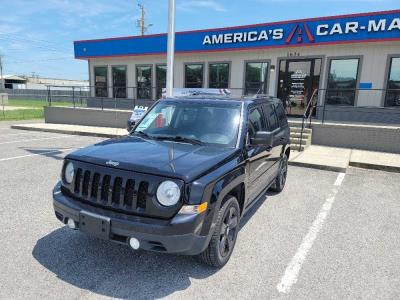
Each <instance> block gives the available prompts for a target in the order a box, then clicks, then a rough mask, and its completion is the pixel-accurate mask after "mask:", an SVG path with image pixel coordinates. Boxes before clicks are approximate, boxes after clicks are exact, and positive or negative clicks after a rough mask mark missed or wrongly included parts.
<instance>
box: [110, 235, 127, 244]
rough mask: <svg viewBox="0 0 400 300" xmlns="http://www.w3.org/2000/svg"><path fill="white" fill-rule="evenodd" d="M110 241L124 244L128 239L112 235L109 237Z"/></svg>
mask: <svg viewBox="0 0 400 300" xmlns="http://www.w3.org/2000/svg"><path fill="white" fill-rule="evenodd" d="M111 239H112V240H113V241H116V242H120V243H126V242H127V239H128V237H126V236H124V235H119V234H113V235H112V237H111Z"/></svg>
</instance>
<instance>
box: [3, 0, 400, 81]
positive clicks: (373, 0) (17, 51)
mask: <svg viewBox="0 0 400 300" xmlns="http://www.w3.org/2000/svg"><path fill="white" fill-rule="evenodd" d="M139 3H141V4H142V5H144V6H145V9H146V22H147V23H148V24H151V26H149V28H148V31H147V33H160V32H166V30H167V18H168V0H141V1H137V0H118V1H111V0H91V1H90V0H13V1H9V0H0V8H1V11H2V13H1V17H0V55H1V56H2V60H3V73H4V74H16V75H32V74H35V75H39V76H41V77H54V78H68V79H87V78H88V71H87V62H86V61H84V60H76V59H74V56H73V41H74V40H81V39H94V38H107V37H115V36H127V35H137V34H139V29H138V28H137V27H136V23H137V22H136V20H137V19H138V18H139V16H140V11H139V7H138V4H139ZM399 4H400V3H399V0H302V1H295V0H247V1H236V0H221V1H217V0H197V1H195V0H176V6H177V11H176V30H177V31H181V30H192V29H204V28H213V27H224V26H236V25H246V24H255V23H264V22H272V21H284V20H291V19H298V18H309V17H321V16H332V15H338V14H348V13H360V12H370V11H381V10H390V9H398V8H400V5H399Z"/></svg>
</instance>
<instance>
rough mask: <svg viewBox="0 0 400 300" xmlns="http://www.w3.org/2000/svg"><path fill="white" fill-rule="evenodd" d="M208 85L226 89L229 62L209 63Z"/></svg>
mask: <svg viewBox="0 0 400 300" xmlns="http://www.w3.org/2000/svg"><path fill="white" fill-rule="evenodd" d="M208 86H209V87H210V88H215V89H226V88H228V86H229V64H228V63H212V64H210V65H209V77H208Z"/></svg>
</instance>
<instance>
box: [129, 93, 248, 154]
mask: <svg viewBox="0 0 400 300" xmlns="http://www.w3.org/2000/svg"><path fill="white" fill-rule="evenodd" d="M240 111H241V105H240V103H233V104H217V103H215V104H214V103H212V104H208V103H203V102H192V101H176V102H175V101H160V102H159V103H158V104H156V105H155V106H154V107H153V108H152V109H151V111H149V112H148V113H147V114H146V116H145V117H144V118H143V119H142V120H141V121H140V123H139V124H138V126H137V127H136V130H135V131H136V132H139V131H142V132H144V133H146V134H148V135H149V136H151V137H152V138H155V139H157V138H158V139H168V138H173V137H176V136H180V137H186V138H189V139H197V140H200V141H201V142H203V143H206V144H215V145H224V146H230V147H233V146H235V144H236V140H237V135H238V130H239V124H240Z"/></svg>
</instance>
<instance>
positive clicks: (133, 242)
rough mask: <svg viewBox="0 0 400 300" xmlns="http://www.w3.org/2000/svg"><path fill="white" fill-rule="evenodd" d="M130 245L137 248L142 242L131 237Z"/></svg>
mask: <svg viewBox="0 0 400 300" xmlns="http://www.w3.org/2000/svg"><path fill="white" fill-rule="evenodd" d="M129 245H130V246H131V247H132V249H134V250H137V249H139V247H140V242H139V240H138V239H136V238H134V237H131V238H130V239H129Z"/></svg>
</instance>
